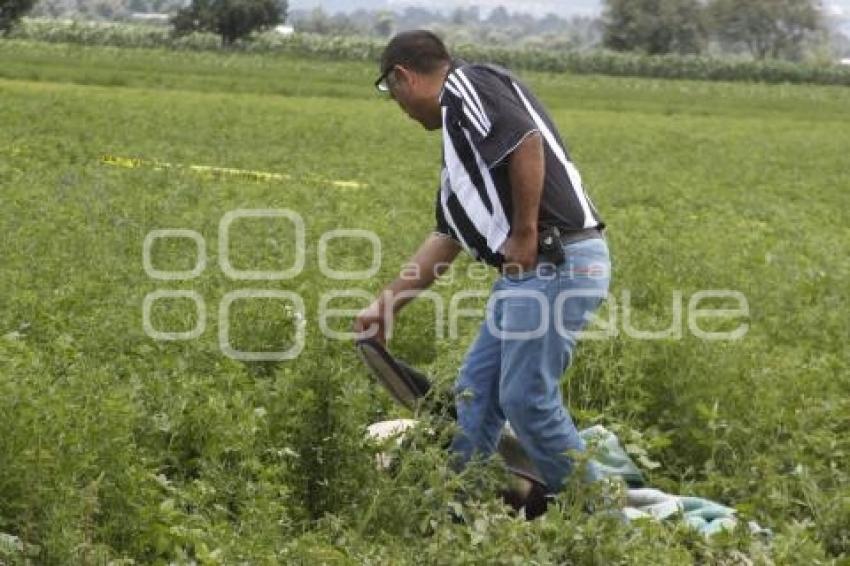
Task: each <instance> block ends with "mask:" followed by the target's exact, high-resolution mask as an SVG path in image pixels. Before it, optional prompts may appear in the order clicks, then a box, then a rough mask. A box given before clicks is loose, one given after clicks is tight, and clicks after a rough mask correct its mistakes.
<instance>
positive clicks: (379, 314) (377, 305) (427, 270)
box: [354, 233, 461, 343]
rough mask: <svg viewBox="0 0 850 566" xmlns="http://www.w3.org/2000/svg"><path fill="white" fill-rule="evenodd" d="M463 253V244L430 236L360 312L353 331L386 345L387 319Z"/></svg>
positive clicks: (439, 236)
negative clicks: (393, 279) (375, 297)
mask: <svg viewBox="0 0 850 566" xmlns="http://www.w3.org/2000/svg"><path fill="white" fill-rule="evenodd" d="M460 250H461V247H460V244H458V243H457V242H456V241H455V240H453V239H451V238H449V237H447V236H442V235H438V234H436V233H434V234H430V235H429V236H428V237H427V238H426V239H425V241H424V242H422V245H421V246H419V249H418V250H417V251H416V253H415V254H413V257H411V258H410V259H409V260H408V262H407V263H406V264H405V268H404V269H402V272H401V274H399V276H398V277H397V278H396V279H395V281H393V282H392V283H390V284H389V285H387V286H386V287H385V288H384V290H383V291H382V292H381V294H380V295H379V296H378V298H377V299H375V301H374V302H373V303H372V304H371V305H369V306H368V307H367V308H365V309H363V310H362V311H360V314H358V315H357V318H356V319H355V321H354V331H355V332H358V333H361V334H368V335H369V336H374V337H375V338H377V339H378V340H379V341H380V342H382V343H386V326H387V322H388V318H390V317H393V316H394V315H395V314H396V313H398V312H399V311H400V310H401V309H402V308H403V307H404V305H406V304H407V303H409V302H410V301H412V300H413V299H414V298H415V295H416V294H417V293H418V292H419V291H422V290H424V289H427V288H428V287H430V286H431V284H432V283H433V282H434V281H435V280H436V279H437V278H438V277H439V276H440V275H442V274H443V273H444V272H445V271H446V269H448V267H449V265H451V263H452V262H453V261H454V260H455V258H456V257H457V255H458V253H459V252H460ZM399 295H401V296H399ZM375 327H376V328H375ZM373 333H374V334H373Z"/></svg>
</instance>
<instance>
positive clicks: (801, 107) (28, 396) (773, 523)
mask: <svg viewBox="0 0 850 566" xmlns="http://www.w3.org/2000/svg"><path fill="white" fill-rule="evenodd" d="M373 75H374V69H373V68H372V67H371V66H369V65H363V64H358V63H333V62H317V61H315V60H300V59H297V58H293V57H291V56H285V55H274V56H270V55H251V54H228V55H225V54H218V53H175V52H169V51H164V50H141V49H124V50H122V49H117V48H95V47H80V46H65V45H56V44H50V45H48V44H40V43H33V42H25V41H17V40H16V41H11V40H4V41H2V42H0V100H1V101H2V104H0V123H2V124H3V127H2V128H0V194H2V202H3V206H2V208H1V209H0V222H2V224H1V225H2V228H3V230H2V240H0V242H2V243H0V257H2V264H0V336H2V338H0V430H2V431H3V434H2V435H0V532H6V533H10V534H14V535H16V536H18V537H19V538H20V539H21V540H22V541H23V542H24V543H25V545H26V546H27V549H25V553H27V552H29V553H30V556H34V557H36V559H37V560H38V561H40V562H47V563H57V564H59V563H69V562H84V563H88V562H105V561H107V560H110V559H113V560H114V559H119V558H128V559H133V560H135V561H137V562H142V563H147V562H159V563H166V562H169V561H178V562H180V561H187V560H191V559H194V560H197V561H199V562H202V563H217V562H218V563H231V562H236V561H239V560H250V561H252V562H268V563H274V562H286V563H298V562H305V563H364V562H373V563H418V562H423V563H432V562H435V561H440V562H444V561H451V562H455V563H476V562H481V561H493V562H499V563H523V564H525V563H529V562H533V561H537V562H538V563H551V562H559V563H563V562H573V563H606V564H607V563H659V562H664V561H666V562H668V563H671V564H679V563H683V562H709V563H714V562H719V561H722V560H726V561H727V562H729V563H732V562H733V561H734V560H735V559H736V557H738V558H740V556H741V555H742V554H743V555H747V556H749V557H751V558H752V559H754V560H756V561H757V562H759V561H761V562H769V561H773V562H776V563H815V562H822V563H828V562H830V561H841V560H846V559H847V557H848V544H850V543H848V541H850V534H848V528H847V525H848V524H850V482H849V481H848V469H850V466H848V464H849V463H850V462H848V451H850V444H848V440H847V439H848V438H850V434H848V433H850V430H848V423H850V419H848V414H850V403H848V399H850V396H848V392H850V379H848V362H850V352H848V349H847V345H846V344H847V336H849V335H850V318H848V315H847V312H848V309H850V296H848V288H850V285H848V278H849V277H850V273H848V271H850V264H849V263H848V260H847V257H848V256H850V228H848V223H847V210H848V208H850V206H848V205H850V202H848V201H849V200H850V194H849V193H848V192H847V187H848V181H850V175H849V174H848V169H847V165H846V164H847V148H848V147H850V128H848V119H850V91H847V89H842V88H837V87H815V86H787V85H786V86H766V85H752V84H728V83H705V82H687V81H663V80H648V79H623V78H619V79H618V78H601V77H592V76H581V77H578V76H570V75H546V74H539V73H525V74H523V75H522V76H523V77H524V78H526V79H527V80H528V81H529V83H530V84H531V85H532V86H533V88H534V89H535V90H536V91H537V92H538V93H539V94H540V96H541V98H542V99H543V100H544V102H545V103H546V104H547V106H548V107H549V108H550V109H552V112H553V115H554V118H555V120H556V122H557V123H558V124H559V126H560V128H561V131H562V133H563V134H564V136H565V137H566V139H567V140H568V143H569V145H570V149H571V153H572V156H573V158H574V159H575V161H576V162H577V163H578V165H579V167H580V169H581V171H582V174H583V176H584V178H585V181H586V184H587V185H588V187H589V190H590V191H591V194H592V195H593V198H594V201H595V202H596V203H597V205H598V206H599V208H600V210H601V211H602V213H603V215H604V217H605V219H606V221H607V223H608V224H609V226H610V240H609V241H610V243H611V249H612V254H613V259H614V265H615V273H614V285H613V296H614V299H615V300H616V301H617V303H618V304H622V303H623V302H625V299H624V297H623V292H624V291H629V292H630V293H631V300H630V302H631V305H632V306H633V308H634V312H633V319H634V324H635V325H636V326H638V327H639V328H664V327H665V326H667V325H668V324H669V321H670V311H671V301H672V297H673V293H674V292H675V291H681V293H682V295H683V297H684V300H685V301H687V300H688V299H689V298H690V297H691V296H693V294H694V293H696V292H697V291H699V290H702V289H733V290H738V291H741V292H742V293H744V294H745V295H746V297H747V300H748V303H749V306H750V317H749V320H748V322H749V331H748V333H747V334H746V336H745V337H744V338H743V339H742V340H740V341H736V342H707V341H703V340H699V339H697V338H695V337H693V336H692V335H691V334H690V333H689V332H685V333H684V336H683V338H682V339H681V340H665V341H641V340H634V339H631V338H629V337H628V336H626V335H624V334H621V335H620V336H618V337H617V338H614V339H611V340H606V341H594V342H587V343H586V344H584V345H583V346H582V350H581V353H580V355H579V357H578V361H577V364H576V365H575V366H574V367H573V368H572V369H571V370H570V373H569V374H568V376H569V379H568V380H565V392H566V393H567V398H568V399H569V404H570V408H571V410H572V412H573V413H574V415H575V416H576V418H577V420H578V421H579V423H580V424H581V425H583V426H586V425H590V424H594V423H597V422H601V423H604V424H606V426H609V427H612V428H614V429H616V430H617V431H618V432H619V433H620V434H621V436H623V437H624V438H628V439H630V440H631V441H633V442H634V443H636V444H638V445H639V446H640V447H642V448H644V449H646V450H647V452H648V454H649V456H650V457H651V458H652V459H653V460H657V461H658V462H660V463H661V464H662V466H661V467H660V468H659V469H657V470H654V471H652V472H651V473H650V477H651V480H652V482H653V483H654V484H656V485H658V486H661V487H663V488H666V489H670V490H675V491H677V492H681V493H685V494H696V495H704V496H708V497H713V498H716V499H718V500H720V501H722V502H724V503H729V504H733V505H735V506H737V507H739V508H740V509H741V510H742V512H744V513H745V515H746V516H747V517H750V518H754V519H756V520H758V521H759V522H761V523H762V524H765V525H767V526H770V527H772V528H773V529H774V530H775V531H776V532H777V537H776V538H775V540H774V543H773V544H772V545H771V546H770V547H769V548H764V547H761V546H760V545H758V544H757V543H754V542H751V541H750V540H749V539H748V538H747V537H745V536H743V535H741V534H736V535H734V536H729V537H721V539H720V540H716V541H714V542H712V543H707V542H705V541H702V540H700V539H697V538H695V537H694V536H693V535H691V534H689V533H687V532H685V531H682V530H680V529H676V528H674V527H669V526H657V525H656V526H652V525H649V526H642V527H638V528H630V527H624V526H622V525H618V524H616V523H614V522H611V521H610V520H606V519H605V518H604V517H601V516H594V517H590V516H585V515H584V514H582V513H581V512H578V511H576V510H575V507H573V506H570V501H569V498H565V500H564V502H563V505H564V507H563V509H562V512H561V513H558V512H554V511H553V512H552V513H550V514H549V515H547V516H546V517H545V518H544V519H543V520H540V521H537V522H534V523H530V524H525V523H522V522H519V521H515V520H512V519H510V518H508V517H507V516H505V514H504V511H503V510H501V509H500V508H499V507H498V505H496V504H495V503H492V502H490V501H491V500H490V499H488V498H484V499H483V501H484V502H483V503H482V504H481V505H480V506H478V507H476V506H473V507H472V508H471V509H470V510H468V513H469V514H470V519H471V523H472V524H474V525H475V527H474V528H468V527H464V526H459V525H454V524H452V523H451V522H450V521H449V520H448V518H447V517H446V516H445V514H444V512H443V509H444V508H445V505H444V504H445V502H446V501H447V499H448V497H450V491H451V488H452V487H453V486H455V485H462V486H467V487H468V484H467V483H464V482H468V481H469V480H468V478H465V477H461V478H455V477H454V476H452V475H451V474H449V473H448V472H447V471H446V468H445V461H444V457H443V455H442V453H441V452H440V450H439V448H438V447H437V446H435V445H434V444H433V443H427V442H426V443H421V444H420V445H419V446H420V448H421V449H420V450H415V451H410V452H409V453H408V454H406V455H405V458H404V468H403V470H402V472H401V473H400V474H399V475H398V476H397V477H395V479H393V478H388V477H386V476H383V475H381V474H378V473H377V472H375V471H373V470H372V460H371V458H372V456H371V449H370V448H369V447H367V446H364V444H363V441H362V431H363V427H364V426H365V425H366V424H368V423H370V422H374V421H375V420H378V419H381V418H385V417H387V416H393V415H397V414H398V411H397V410H396V409H395V408H393V407H392V406H391V404H390V403H389V401H388V400H387V399H386V397H385V396H384V395H383V394H382V393H380V392H378V391H376V390H375V388H374V387H373V386H372V385H371V384H370V382H369V378H368V376H367V375H366V373H365V371H364V370H363V369H361V367H360V365H359V362H358V361H357V359H356V357H355V356H354V355H353V352H352V351H351V347H350V344H348V343H346V342H341V341H334V340H327V339H324V338H322V336H321V334H320V333H319V331H318V315H317V310H318V305H319V302H320V297H321V294H322V293H324V292H327V291H330V290H332V289H359V290H363V291H366V292H369V293H374V292H377V291H378V290H379V289H380V286H381V283H382V282H385V281H387V280H388V279H389V278H390V277H391V276H392V275H393V274H394V273H395V272H396V271H397V269H398V267H399V266H400V265H401V263H402V262H403V261H404V259H405V258H406V257H407V256H408V254H409V253H410V252H411V251H412V249H413V248H414V246H415V245H416V244H417V243H418V242H419V241H420V239H421V238H422V237H423V236H424V235H425V234H427V233H428V232H429V230H430V229H431V227H432V224H433V207H432V206H433V196H434V191H435V190H436V186H437V182H438V175H437V173H438V171H437V168H438V162H439V137H438V134H433V133H432V134H428V133H426V132H424V131H423V130H421V128H419V127H418V126H416V125H415V124H413V123H412V122H410V121H409V120H407V119H406V118H405V117H404V116H403V115H402V113H401V112H399V111H398V109H397V108H396V107H395V105H394V104H392V103H390V102H386V101H382V100H380V99H377V98H376V97H375V96H374V95H373V92H372V88H371V80H370V79H372V78H373ZM103 154H114V155H121V156H133V157H143V158H147V159H154V160H161V161H168V162H174V163H185V164H202V165H214V166H222V167H236V168H244V169H251V170H262V171H273V172H279V173H285V174H287V175H289V176H290V177H289V179H288V180H283V181H274V182H254V181H250V180H245V179H237V178H219V179H215V178H209V177H205V176H199V175H196V174H192V173H190V172H187V171H182V170H164V171H157V170H153V169H149V168H137V169H121V168H115V167H110V166H106V165H103V164H102V163H100V162H99V159H100V156H101V155H103ZM327 179H345V180H355V181H360V182H362V183H365V184H366V185H367V187H366V188H360V189H354V188H340V187H337V186H334V185H332V184H330V183H328V182H327ZM237 208H289V209H292V210H294V211H297V212H298V213H299V214H300V215H301V216H302V217H303V218H304V221H305V225H306V241H307V257H306V265H305V269H304V271H303V273H302V274H301V275H300V276H298V277H296V278H294V279H292V280H290V281H286V282H279V283H268V282H240V281H232V280H230V279H228V278H227V277H226V276H225V275H224V274H223V273H222V270H221V268H220V265H219V262H218V257H219V254H220V251H219V250H218V240H217V236H218V224H219V221H220V219H221V217H222V216H223V215H224V214H225V213H226V212H228V211H230V210H233V209H237ZM158 228H188V229H192V230H195V231H197V232H199V233H200V234H201V235H202V236H203V237H204V239H205V242H206V245H207V249H208V252H209V258H210V261H209V262H208V266H207V268H206V270H205V271H204V273H203V274H202V275H201V276H200V277H198V278H197V279H193V280H190V281H180V282H169V281H154V280H152V279H151V278H149V277H148V275H147V274H146V273H145V271H144V269H143V265H142V242H143V240H144V238H145V235H146V234H147V233H148V232H149V231H150V230H153V229H158ZM334 228H360V229H366V230H371V231H374V232H375V233H376V234H378V236H379V237H380V239H381V242H382V247H383V254H382V262H381V267H380V272H379V274H378V275H377V276H375V277H374V278H372V279H369V280H366V281H354V282H335V281H329V280H327V279H326V278H325V277H323V276H322V275H321V273H320V271H319V267H318V262H317V257H316V253H317V248H318V245H319V239H320V237H321V235H322V234H323V233H324V232H326V231H327V230H330V229H334ZM237 232H238V236H234V239H233V241H232V242H231V247H230V254H231V257H233V258H238V264H237V267H239V268H242V269H248V268H255V269H261V268H267V269H272V268H274V266H275V265H276V264H277V262H281V263H284V262H286V261H288V259H289V257H291V256H288V255H287V254H291V251H290V250H291V246H290V245H289V244H288V242H291V237H292V236H291V233H289V232H288V231H287V230H286V229H285V228H282V227H281V225H280V224H277V223H273V222H255V223H248V222H245V223H244V224H241V225H239V226H238V230H237V227H236V225H235V227H234V233H235V234H236V233H237ZM334 246H336V247H334V248H332V255H333V261H334V265H335V266H346V267H348V268H352V269H355V268H362V267H365V265H362V263H363V262H362V261H360V260H362V256H363V255H364V253H365V252H364V249H363V248H360V247H353V248H352V249H348V248H346V247H345V246H344V245H342V244H341V243H339V244H334ZM192 251H193V248H192V245H191V244H190V243H188V242H183V241H169V242H160V243H158V244H157V246H155V247H154V248H153V255H154V259H155V263H156V265H157V266H161V267H162V268H171V269H190V268H191V266H192V264H193V255H192ZM235 261H236V260H235ZM467 263H468V261H467V260H463V265H466V264H467ZM488 286H489V280H486V281H476V280H471V279H469V278H465V277H457V278H455V280H454V281H452V282H449V283H447V284H443V285H440V286H438V287H437V288H436V290H437V291H438V292H439V293H440V294H441V295H443V296H444V297H446V298H448V297H450V296H451V294H452V293H453V292H455V291H458V290H468V289H480V290H486V289H487V288H488ZM244 288H249V289H264V288H274V289H281V290H289V291H295V292H298V293H299V294H301V295H302V296H303V297H304V301H305V305H306V309H307V313H306V314H307V316H306V320H307V327H306V330H307V338H306V346H305V349H304V352H303V353H302V355H301V356H299V357H298V358H297V359H296V360H293V361H290V362H280V363H243V362H238V361H234V360H230V359H229V358H227V357H225V356H224V355H223V354H222V353H221V351H220V349H219V347H218V340H217V330H218V316H217V311H218V305H219V303H220V302H221V300H222V298H223V297H224V296H225V294H226V293H228V292H231V291H234V290H237V289H244ZM156 289H183V290H193V291H197V292H198V293H199V294H200V295H201V296H202V297H203V300H204V302H205V303H206V306H207V309H208V311H209V317H208V321H207V328H206V331H205V332H204V334H203V335H202V336H201V337H200V338H199V339H198V340H194V341H189V342H170V343H167V342H156V341H153V340H151V339H150V338H148V337H147V336H146V335H145V333H144V331H143V329H142V320H141V318H142V316H141V314H142V308H141V306H142V301H143V298H144V297H145V295H146V294H147V293H149V292H151V291H154V290H156ZM352 306H353V305H352ZM430 310H431V309H430V308H429V307H428V305H427V304H425V303H423V304H421V305H416V306H413V307H411V310H410V311H409V312H406V313H405V314H404V315H403V317H402V320H401V321H400V327H399V329H398V332H397V336H396V338H395V339H394V343H393V348H394V349H395V350H396V351H398V352H399V353H401V355H402V356H403V357H405V358H407V359H408V360H410V361H412V362H414V363H416V364H417V365H420V366H422V367H423V368H424V369H427V370H428V371H430V372H431V373H432V374H434V375H435V376H437V377H439V378H440V379H441V380H443V381H445V382H450V381H451V380H452V379H453V377H454V372H455V371H456V368H457V367H458V365H459V364H460V362H461V360H462V357H463V353H464V351H465V349H466V347H467V344H468V343H469V341H470V340H471V339H472V336H473V332H474V329H475V321H473V320H464V321H462V324H461V334H462V337H461V339H460V340H458V341H453V340H448V339H439V338H436V337H435V335H436V330H435V328H434V324H433V323H432V322H428V321H430V320H431V318H430V316H429V315H430V314H431V313H430ZM284 314H285V313H284V312H283V310H282V308H280V305H275V304H273V303H265V302H262V301H246V302H242V303H235V304H234V316H233V323H232V328H231V337H232V339H233V342H234V343H235V344H237V345H238V346H239V347H241V348H244V349H263V348H270V347H272V346H274V345H277V344H280V343H281V342H282V341H283V342H285V341H286V340H287V338H286V337H287V336H288V335H289V334H290V333H291V332H292V330H293V327H292V326H291V324H287V323H285V322H281V321H282V320H284V319H285V318H286V317H284V316H283V315H284ZM152 316H153V321H154V323H155V325H156V326H158V327H159V326H161V327H163V328H169V329H172V328H174V329H187V328H190V327H191V326H193V325H194V323H195V322H196V318H195V316H196V315H195V314H194V308H193V307H192V305H191V303H189V302H187V301H176V300H175V301H174V302H168V303H162V304H160V305H159V306H158V307H157V308H156V309H154V311H153V312H152ZM337 327H338V328H339V329H344V328H345V327H346V323H345V321H337ZM575 495H576V494H575V493H572V496H575ZM367 509H371V511H370V512H367V511H366V510H367ZM3 552H6V551H4V550H2V549H0V559H2V560H8V561H23V560H24V559H23V558H21V556H20V555H19V554H14V553H12V554H9V556H8V558H7V556H6V555H5V554H3ZM9 552H12V551H9Z"/></svg>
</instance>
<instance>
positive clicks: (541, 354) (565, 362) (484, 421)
mask: <svg viewBox="0 0 850 566" xmlns="http://www.w3.org/2000/svg"><path fill="white" fill-rule="evenodd" d="M563 248H564V252H565V255H566V261H565V262H564V263H563V264H561V265H560V266H558V267H554V266H552V265H551V264H542V265H540V266H538V268H537V269H536V270H533V271H528V272H525V273H522V274H520V275H510V276H502V277H500V278H499V279H498V280H497V281H496V282H495V283H494V285H493V288H492V290H491V294H490V300H489V301H488V305H487V314H486V318H485V320H484V322H483V323H482V325H481V329H480V331H479V334H478V337H477V338H476V340H475V342H474V343H473V345H472V347H471V348H470V350H469V352H468V353H467V355H466V358H465V360H464V363H463V366H462V368H461V370H460V374H459V376H458V379H457V382H456V384H455V391H454V392H455V395H456V404H457V414H458V425H459V430H458V432H457V434H456V435H455V437H454V439H453V440H452V445H451V450H452V452H453V453H454V454H455V456H456V464H458V465H459V466H458V467H463V466H464V465H465V464H466V463H467V462H468V461H469V460H470V459H471V458H472V457H473V456H475V455H476V454H478V455H481V456H483V457H487V456H489V455H491V454H492V453H493V452H494V451H495V450H496V446H497V443H498V441H499V435H500V434H501V432H502V429H503V427H504V423H505V420H506V419H507V421H508V422H509V423H510V425H511V427H512V428H513V430H514V432H515V433H516V435H517V437H518V439H519V441H520V443H521V444H522V446H523V448H525V450H526V452H527V453H528V456H529V457H530V458H531V459H532V461H533V462H534V463H535V464H536V466H537V468H538V470H539V471H540V473H541V474H542V476H543V479H544V480H545V481H546V484H547V486H548V488H549V490H550V492H552V493H554V492H557V491H560V490H561V488H562V487H563V484H564V481H565V479H566V477H567V476H568V475H569V474H570V473H571V472H572V468H573V463H572V460H571V459H570V457H569V456H568V455H567V454H566V452H567V451H568V450H577V451H584V450H585V445H584V442H583V441H582V439H581V438H580V437H579V434H578V431H577V430H576V427H575V425H574V424H573V421H572V419H571V418H570V415H569V413H568V411H567V410H566V408H565V407H564V402H563V398H562V395H561V387H560V382H561V376H562V375H563V374H564V372H565V371H566V369H567V368H568V367H569V366H570V364H571V362H572V359H573V355H574V351H575V347H576V340H577V334H578V333H579V331H581V330H582V329H583V328H584V327H585V326H586V324H587V318H588V317H589V314H590V313H592V312H594V311H595V310H596V309H597V308H598V307H599V305H600V304H601V303H602V301H603V300H604V299H605V297H606V296H607V294H608V286H609V283H610V277H611V261H610V258H609V254H608V245H607V242H606V241H605V240H604V239H590V240H583V241H580V242H575V243H571V244H566V245H564V246H563ZM559 296H560V297H561V298H560V299H559Z"/></svg>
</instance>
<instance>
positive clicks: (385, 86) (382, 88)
mask: <svg viewBox="0 0 850 566" xmlns="http://www.w3.org/2000/svg"><path fill="white" fill-rule="evenodd" d="M392 72H393V67H390V68H389V69H387V70H386V71H384V72H383V73H381V76H380V77H378V80H376V81H375V88H376V89H378V91H379V92H389V91H390V73H392Z"/></svg>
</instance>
